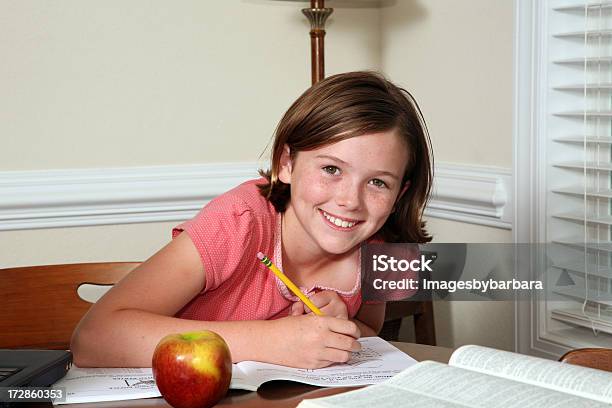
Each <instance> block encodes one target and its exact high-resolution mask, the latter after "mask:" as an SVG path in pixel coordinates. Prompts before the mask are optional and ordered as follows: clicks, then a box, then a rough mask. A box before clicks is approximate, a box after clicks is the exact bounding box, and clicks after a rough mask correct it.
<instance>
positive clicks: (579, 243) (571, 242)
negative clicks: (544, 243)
mask: <svg viewBox="0 0 612 408" xmlns="http://www.w3.org/2000/svg"><path fill="white" fill-rule="evenodd" d="M583 241H584V240H583V239H582V237H571V238H566V239H561V240H553V241H552V242H553V243H555V244H561V245H565V246H568V247H572V248H577V249H586V250H587V251H591V252H597V251H599V252H612V241H602V242H587V243H584V242H583Z"/></svg>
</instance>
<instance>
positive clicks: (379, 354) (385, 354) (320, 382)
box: [230, 337, 417, 391]
mask: <svg viewBox="0 0 612 408" xmlns="http://www.w3.org/2000/svg"><path fill="white" fill-rule="evenodd" d="M359 342H360V343H361V347H362V349H361V351H359V352H356V353H353V357H352V358H351V359H350V360H349V361H348V362H346V363H343V364H334V365H331V366H329V367H325V368H319V369H316V370H307V369H300V368H291V367H284V366H280V365H276V364H268V363H260V362H257V361H242V362H240V363H238V364H234V366H233V371H232V384H231V385H230V388H236V389H244V390H253V391H254V390H256V389H257V388H259V386H260V385H261V384H263V383H265V382H267V381H272V380H288V381H296V382H301V383H305V384H310V385H317V386H321V387H353V386H360V385H369V384H377V383H379V382H382V381H384V380H386V379H389V378H391V377H393V376H394V375H396V374H398V373H399V372H401V371H403V370H405V369H406V368H408V367H410V366H412V365H414V364H416V362H417V361H416V360H415V359H413V358H412V357H410V356H409V355H407V354H405V353H404V352H402V351H400V350H399V349H397V348H396V347H394V346H392V345H391V344H389V343H387V342H386V341H385V340H383V339H381V338H380V337H364V338H361V339H359Z"/></svg>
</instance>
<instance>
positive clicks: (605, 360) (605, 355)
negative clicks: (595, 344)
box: [559, 348, 612, 371]
mask: <svg viewBox="0 0 612 408" xmlns="http://www.w3.org/2000/svg"><path fill="white" fill-rule="evenodd" d="M559 361H561V362H563V363H568V364H575V365H579V366H583V367H589V368H597V369H599V370H605V371H612V349H609V348H580V349H575V350H570V351H568V352H567V353H565V354H564V355H562V356H561V358H559Z"/></svg>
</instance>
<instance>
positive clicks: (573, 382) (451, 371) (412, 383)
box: [298, 346, 612, 408]
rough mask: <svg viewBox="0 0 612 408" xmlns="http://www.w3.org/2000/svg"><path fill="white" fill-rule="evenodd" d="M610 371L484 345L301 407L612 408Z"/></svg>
mask: <svg viewBox="0 0 612 408" xmlns="http://www.w3.org/2000/svg"><path fill="white" fill-rule="evenodd" d="M610 404H612V373H609V372H606V371H601V370H594V369H591V368H585V367H579V366H572V365H568V364H563V363H559V362H556V361H550V360H545V359H542V358H537V357H530V356H525V355H522V354H516V353H511V352H508V351H500V350H494V349H490V348H487V347H480V346H463V347H461V348H459V349H457V350H456V351H455V352H454V353H453V355H452V357H451V359H450V361H449V364H448V365H446V364H441V363H436V362H433V361H424V362H421V363H418V364H415V365H413V366H412V367H410V368H408V369H407V370H405V371H403V372H402V373H400V374H398V375H397V376H395V377H393V378H391V379H390V380H387V381H385V382H383V383H380V384H377V385H373V386H371V387H366V388H363V389H359V390H356V391H350V392H347V393H344V394H338V395H333V396H330V397H324V398H317V399H311V400H303V401H302V402H301V403H300V404H299V406H298V407H300V408H312V407H316V408H332V407H333V408H337V407H351V408H359V407H368V408H370V407H372V406H376V407H377V408H385V407H390V408H391V407H392V408H396V407H397V406H402V407H412V406H414V407H443V408H459V407H462V408H463V407H487V408H489V407H504V408H530V407H538V408H540V407H572V408H577V407H610Z"/></svg>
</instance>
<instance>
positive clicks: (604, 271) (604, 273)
mask: <svg viewBox="0 0 612 408" xmlns="http://www.w3.org/2000/svg"><path fill="white" fill-rule="evenodd" d="M552 266H553V268H557V269H562V270H566V271H570V272H573V273H576V274H578V275H581V276H585V275H595V276H598V277H600V278H604V279H612V275H610V267H609V266H603V265H593V264H587V266H586V268H585V265H584V262H581V261H579V262H555V263H554V264H553V265H552ZM585 271H586V272H585ZM610 296H611V297H610V299H612V294H610Z"/></svg>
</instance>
